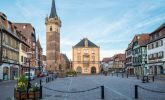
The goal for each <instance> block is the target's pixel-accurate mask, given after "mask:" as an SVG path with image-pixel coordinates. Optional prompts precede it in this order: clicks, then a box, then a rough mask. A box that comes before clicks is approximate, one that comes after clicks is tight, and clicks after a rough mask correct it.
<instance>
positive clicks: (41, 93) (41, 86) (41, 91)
mask: <svg viewBox="0 0 165 100" xmlns="http://www.w3.org/2000/svg"><path fill="white" fill-rule="evenodd" d="M40 99H42V80H41V79H40Z"/></svg>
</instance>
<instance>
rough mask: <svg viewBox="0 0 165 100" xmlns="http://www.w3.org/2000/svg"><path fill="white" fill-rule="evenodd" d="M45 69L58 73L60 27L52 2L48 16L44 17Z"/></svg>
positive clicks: (53, 2)
mask: <svg viewBox="0 0 165 100" xmlns="http://www.w3.org/2000/svg"><path fill="white" fill-rule="evenodd" d="M45 25H46V63H47V67H46V69H47V70H48V71H50V72H55V71H59V65H60V56H61V55H60V27H61V20H60V18H59V17H58V15H57V13H56V7H55V1H54V0H52V7H51V12H50V16H49V17H46V20H45Z"/></svg>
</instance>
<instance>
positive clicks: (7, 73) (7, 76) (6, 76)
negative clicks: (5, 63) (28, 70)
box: [3, 67, 9, 80]
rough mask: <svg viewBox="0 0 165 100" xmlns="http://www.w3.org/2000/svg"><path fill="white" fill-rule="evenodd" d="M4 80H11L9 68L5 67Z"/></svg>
mask: <svg viewBox="0 0 165 100" xmlns="http://www.w3.org/2000/svg"><path fill="white" fill-rule="evenodd" d="M3 80H9V68H8V67H3Z"/></svg>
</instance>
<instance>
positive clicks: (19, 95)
mask: <svg viewBox="0 0 165 100" xmlns="http://www.w3.org/2000/svg"><path fill="white" fill-rule="evenodd" d="M14 97H15V98H16V99H17V100H26V99H32V100H38V99H39V98H40V91H35V92H32V91H30V92H28V93H27V92H22V91H16V90H15V91H14Z"/></svg>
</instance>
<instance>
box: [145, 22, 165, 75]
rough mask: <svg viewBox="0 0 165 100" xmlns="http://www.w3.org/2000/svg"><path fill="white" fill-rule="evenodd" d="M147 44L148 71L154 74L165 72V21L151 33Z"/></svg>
mask: <svg viewBox="0 0 165 100" xmlns="http://www.w3.org/2000/svg"><path fill="white" fill-rule="evenodd" d="M149 36H150V41H149V43H148V45H147V50H148V52H147V57H148V59H147V63H148V69H149V71H148V73H149V74H152V75H163V74H165V55H164V53H165V23H164V24H162V25H161V26H160V27H159V28H157V29H156V30H155V31H154V32H152V33H151V34H149Z"/></svg>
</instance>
